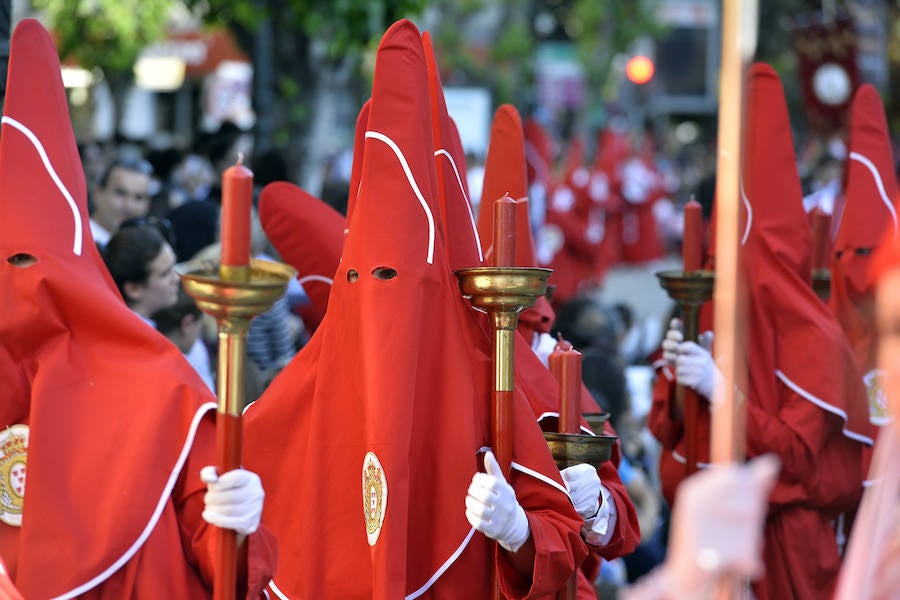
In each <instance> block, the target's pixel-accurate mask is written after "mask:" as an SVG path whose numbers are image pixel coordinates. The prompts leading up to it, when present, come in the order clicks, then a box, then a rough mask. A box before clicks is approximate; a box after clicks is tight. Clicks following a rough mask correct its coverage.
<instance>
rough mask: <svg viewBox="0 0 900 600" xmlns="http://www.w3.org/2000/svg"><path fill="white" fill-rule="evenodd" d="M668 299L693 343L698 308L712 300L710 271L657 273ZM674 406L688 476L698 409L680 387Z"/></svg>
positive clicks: (694, 461)
mask: <svg viewBox="0 0 900 600" xmlns="http://www.w3.org/2000/svg"><path fill="white" fill-rule="evenodd" d="M656 277H657V278H658V279H659V282H660V285H661V286H662V287H663V289H664V290H666V293H667V294H668V295H669V298H671V299H672V300H674V301H675V302H677V303H678V305H679V306H680V307H681V318H682V322H683V333H684V339H685V341H692V342H696V341H697V336H698V335H699V333H700V332H699V328H700V323H699V319H700V307H701V306H703V303H704V302H707V301H708V300H711V299H712V296H713V288H714V286H715V282H716V277H715V273H713V272H712V271H691V272H685V271H660V272H658V273H657V274H656ZM675 404H676V406H677V407H678V408H679V409H680V410H681V411H682V414H683V415H684V424H685V427H684V436H685V446H686V448H685V450H686V454H687V457H686V458H687V460H686V461H685V463H686V464H685V470H686V472H687V474H688V475H690V474H691V473H693V472H694V471H696V470H697V446H698V443H699V440H698V439H697V419H698V413H699V410H700V407H699V399H698V398H697V394H696V392H694V391H693V390H689V389H687V388H685V387H684V386H682V385H680V384H679V385H676V386H675Z"/></svg>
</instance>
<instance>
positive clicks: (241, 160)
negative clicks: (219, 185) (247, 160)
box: [235, 152, 244, 166]
mask: <svg viewBox="0 0 900 600" xmlns="http://www.w3.org/2000/svg"><path fill="white" fill-rule="evenodd" d="M237 155H238V157H237V162H236V163H235V164H236V165H238V166H240V165H242V164H244V153H243V152H238V153H237Z"/></svg>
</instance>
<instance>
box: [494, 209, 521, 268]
mask: <svg viewBox="0 0 900 600" xmlns="http://www.w3.org/2000/svg"><path fill="white" fill-rule="evenodd" d="M493 246H494V250H493V253H494V255H493V265H494V266H495V267H512V266H515V264H516V201H515V200H513V199H512V198H510V197H509V196H503V197H502V198H498V199H497V200H496V201H495V202H494V240H493Z"/></svg>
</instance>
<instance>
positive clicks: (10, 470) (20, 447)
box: [0, 425, 28, 527]
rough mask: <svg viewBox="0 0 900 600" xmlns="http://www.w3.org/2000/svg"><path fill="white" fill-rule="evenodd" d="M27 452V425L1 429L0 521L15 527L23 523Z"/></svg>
mask: <svg viewBox="0 0 900 600" xmlns="http://www.w3.org/2000/svg"><path fill="white" fill-rule="evenodd" d="M27 452H28V426H27V425H13V426H12V427H7V428H6V429H5V430H3V431H0V521H3V522H4V523H6V524H7V525H13V526H15V527H19V526H21V525H22V504H23V503H24V501H25V462H26V457H27Z"/></svg>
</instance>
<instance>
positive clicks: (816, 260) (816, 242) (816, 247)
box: [812, 206, 831, 271]
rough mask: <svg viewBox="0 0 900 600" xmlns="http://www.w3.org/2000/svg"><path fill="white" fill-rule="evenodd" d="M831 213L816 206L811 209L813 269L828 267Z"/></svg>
mask: <svg viewBox="0 0 900 600" xmlns="http://www.w3.org/2000/svg"><path fill="white" fill-rule="evenodd" d="M830 231H831V215H829V214H828V213H826V212H825V211H824V210H822V209H820V208H819V207H818V206H817V207H815V208H814V209H812V235H813V264H812V266H813V271H816V270H820V269H828V268H829V264H828V238H829V233H830Z"/></svg>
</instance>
